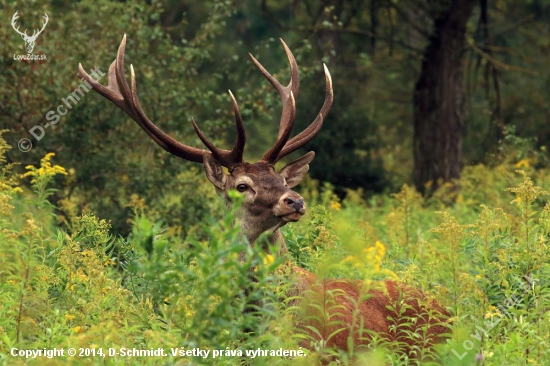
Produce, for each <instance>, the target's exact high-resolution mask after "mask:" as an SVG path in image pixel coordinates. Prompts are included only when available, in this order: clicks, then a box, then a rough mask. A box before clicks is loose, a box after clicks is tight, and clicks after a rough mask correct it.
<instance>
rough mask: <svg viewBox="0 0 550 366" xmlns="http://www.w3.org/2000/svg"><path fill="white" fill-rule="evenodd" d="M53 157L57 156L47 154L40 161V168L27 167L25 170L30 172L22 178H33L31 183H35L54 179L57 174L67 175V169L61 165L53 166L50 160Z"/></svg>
mask: <svg viewBox="0 0 550 366" xmlns="http://www.w3.org/2000/svg"><path fill="white" fill-rule="evenodd" d="M52 156H55V153H53V152H52V153H47V154H46V156H44V157H43V158H42V159H41V160H40V168H36V167H34V166H33V165H27V166H26V167H25V169H27V170H28V172H26V173H25V174H23V175H22V176H21V177H22V178H26V177H33V179H32V180H31V183H35V182H36V180H37V179H38V178H48V177H53V176H54V175H56V174H63V175H67V172H66V171H65V168H63V167H62V166H60V165H53V166H52V164H51V162H50V160H51V158H52Z"/></svg>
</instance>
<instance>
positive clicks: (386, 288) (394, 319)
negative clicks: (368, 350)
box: [290, 267, 450, 357]
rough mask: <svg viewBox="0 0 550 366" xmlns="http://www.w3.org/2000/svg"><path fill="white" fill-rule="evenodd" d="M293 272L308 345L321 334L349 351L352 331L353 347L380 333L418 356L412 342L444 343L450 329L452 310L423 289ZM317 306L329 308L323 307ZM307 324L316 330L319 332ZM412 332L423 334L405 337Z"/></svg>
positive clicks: (331, 342)
mask: <svg viewBox="0 0 550 366" xmlns="http://www.w3.org/2000/svg"><path fill="white" fill-rule="evenodd" d="M293 276H294V277H295V281H296V287H295V288H294V293H291V294H290V295H293V296H296V295H298V296H299V297H300V298H301V300H298V301H297V302H295V304H297V305H299V308H300V309H301V310H302V314H301V315H299V316H300V319H301V320H300V321H299V324H298V326H299V328H301V329H302V331H303V332H304V333H305V334H307V335H308V336H309V339H307V340H304V341H303V342H302V346H304V347H306V348H310V349H312V348H313V347H312V342H311V341H312V340H314V341H316V342H319V341H321V338H322V339H323V340H324V341H325V342H326V343H325V344H326V346H329V347H336V348H340V349H343V350H348V348H349V347H348V344H349V343H348V339H349V338H350V333H351V332H353V334H352V339H353V345H354V347H355V348H359V347H361V346H366V345H368V344H369V343H370V342H371V340H372V337H373V335H374V334H377V335H378V336H379V337H382V338H384V339H385V340H387V341H397V342H402V343H401V344H402V345H403V347H401V350H402V351H404V352H406V353H407V354H408V355H409V356H410V357H415V356H416V355H415V353H414V351H413V349H414V348H413V346H415V345H416V346H420V347H425V346H430V345H433V344H434V343H437V342H440V341H442V340H443V339H444V333H446V332H448V331H449V329H448V327H447V325H446V320H447V319H448V318H449V316H450V314H449V312H448V311H447V310H446V309H444V308H443V307H441V306H440V305H439V304H438V303H437V301H435V300H434V299H429V298H427V297H426V296H425V294H423V293H422V292H421V291H419V290H417V289H414V288H412V287H409V286H406V285H404V284H401V283H399V282H396V281H383V282H375V283H373V284H372V285H371V288H370V289H368V290H365V289H364V284H363V283H362V281H352V280H339V279H325V280H320V279H319V278H317V276H315V275H314V274H313V273H311V272H308V271H306V270H304V269H302V268H297V267H296V268H294V269H293ZM360 298H361V299H362V301H359V299H360ZM319 305H321V307H322V308H324V309H325V310H324V311H320V309H319V308H318V306H319ZM388 306H390V308H388ZM403 306H405V307H406V310H405V311H404V313H403V315H402V316H400V315H399V314H398V313H399V308H400V307H403ZM356 310H357V313H356V315H354V312H355V311H356ZM413 318H415V319H416V323H415V324H412V325H411V326H404V325H402V324H400V326H398V327H397V330H396V329H395V328H393V329H392V326H394V325H395V323H402V322H403V320H407V321H412V320H413ZM361 324H362V326H361ZM425 325H428V327H427V329H426V330H424V329H423V327H424V326H425ZM308 326H310V327H313V328H315V329H317V330H318V331H319V333H320V335H319V334H317V333H316V332H313V331H312V330H310V329H309V328H308ZM361 328H362V329H361ZM409 332H418V333H420V334H421V337H420V338H418V339H413V338H411V336H410V335H409V336H408V335H407V333H409Z"/></svg>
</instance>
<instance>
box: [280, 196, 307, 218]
mask: <svg viewBox="0 0 550 366" xmlns="http://www.w3.org/2000/svg"><path fill="white" fill-rule="evenodd" d="M283 202H284V204H285V205H287V206H288V207H290V208H293V209H294V210H296V212H299V213H301V214H303V213H305V208H304V199H303V198H302V197H299V198H292V197H286V198H285V199H284V200H283Z"/></svg>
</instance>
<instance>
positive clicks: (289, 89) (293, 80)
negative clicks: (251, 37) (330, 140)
mask: <svg viewBox="0 0 550 366" xmlns="http://www.w3.org/2000/svg"><path fill="white" fill-rule="evenodd" d="M279 40H280V41H281V44H282V45H283V48H284V49H285V53H286V55H287V58H288V62H289V64H290V75H291V76H290V82H289V83H288V85H287V86H283V85H281V83H279V81H277V79H275V78H274V77H273V76H272V75H271V74H270V73H269V72H268V71H267V70H266V69H265V68H264V67H263V66H262V65H261V64H260V63H259V62H258V60H256V59H255V58H254V56H252V54H249V56H250V58H251V59H252V62H253V63H254V65H256V67H257V68H258V69H259V70H260V72H261V73H262V75H263V76H264V77H265V78H266V79H267V80H268V81H269V82H270V83H271V85H273V87H274V88H275V89H276V90H277V92H278V93H279V96H280V97H281V102H282V103H283V112H282V115H281V121H280V122H279V134H278V137H277V141H276V142H275V145H273V147H272V148H271V149H269V151H268V152H266V153H265V155H264V156H263V158H262V160H264V161H266V162H268V163H269V164H275V163H276V162H277V161H279V160H280V159H282V158H283V157H284V156H286V155H288V154H290V153H291V152H293V151H295V150H297V149H299V148H300V147H302V146H304V145H305V144H307V143H308V142H309V141H311V139H313V137H315V135H317V133H318V132H319V130H320V129H321V127H322V126H323V120H324V118H325V117H326V115H327V114H328V112H329V111H330V108H331V107H332V101H333V99H334V96H333V91H332V79H331V77H330V73H329V71H328V68H327V66H326V65H325V64H323V68H324V71H325V82H326V88H325V101H324V103H323V106H322V107H321V111H320V113H319V114H318V115H317V118H315V120H314V121H313V122H312V123H311V124H310V125H309V126H308V127H307V128H306V129H305V130H303V131H302V132H300V133H299V134H298V135H296V136H294V137H293V138H292V139H290V140H288V138H289V137H290V133H291V132H292V127H293V126H294V120H295V118H296V104H295V98H297V97H298V92H299V89H300V77H299V75H298V65H297V64H296V59H295V58H294V55H292V52H291V51H290V49H289V48H288V46H287V45H286V43H285V42H284V41H283V40H282V39H279Z"/></svg>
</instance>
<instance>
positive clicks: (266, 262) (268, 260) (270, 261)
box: [263, 254, 275, 266]
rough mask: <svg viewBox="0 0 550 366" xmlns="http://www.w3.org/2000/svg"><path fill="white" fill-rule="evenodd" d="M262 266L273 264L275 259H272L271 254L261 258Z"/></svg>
mask: <svg viewBox="0 0 550 366" xmlns="http://www.w3.org/2000/svg"><path fill="white" fill-rule="evenodd" d="M263 262H264V266H269V265H270V264H273V262H275V257H273V256H272V255H271V254H266V255H265V256H264V257H263Z"/></svg>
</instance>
